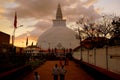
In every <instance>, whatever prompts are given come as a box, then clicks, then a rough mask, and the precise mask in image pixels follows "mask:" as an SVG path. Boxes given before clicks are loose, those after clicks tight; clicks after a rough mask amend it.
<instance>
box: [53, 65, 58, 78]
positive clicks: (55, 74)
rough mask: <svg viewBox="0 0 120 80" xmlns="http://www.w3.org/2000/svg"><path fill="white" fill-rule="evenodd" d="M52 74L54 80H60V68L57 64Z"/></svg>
mask: <svg viewBox="0 0 120 80" xmlns="http://www.w3.org/2000/svg"><path fill="white" fill-rule="evenodd" d="M52 74H53V78H54V80H58V75H59V68H58V65H57V64H55V66H54V67H53V70H52Z"/></svg>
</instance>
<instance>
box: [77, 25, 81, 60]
mask: <svg viewBox="0 0 120 80" xmlns="http://www.w3.org/2000/svg"><path fill="white" fill-rule="evenodd" d="M78 34H79V40H80V60H81V61H82V45H81V41H82V40H81V36H80V29H79V27H78Z"/></svg>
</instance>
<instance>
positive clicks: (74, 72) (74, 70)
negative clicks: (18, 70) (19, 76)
mask: <svg viewBox="0 0 120 80" xmlns="http://www.w3.org/2000/svg"><path fill="white" fill-rule="evenodd" d="M56 63H57V64H58V65H59V61H46V62H45V63H44V64H43V65H41V66H40V67H38V68H37V69H36V70H34V71H37V72H38V73H39V74H40V80H53V76H52V73H51V71H52V68H53V66H54V65H55V64H56ZM65 68H66V69H67V73H66V76H65V80H94V79H93V78H92V77H91V76H90V75H88V74H87V73H86V72H85V71H83V70H82V69H81V68H79V67H78V65H77V64H75V63H74V62H73V61H69V65H67V66H65ZM34 71H33V72H31V73H30V74H28V75H27V76H26V77H25V78H24V79H23V80H34V77H33V73H34Z"/></svg>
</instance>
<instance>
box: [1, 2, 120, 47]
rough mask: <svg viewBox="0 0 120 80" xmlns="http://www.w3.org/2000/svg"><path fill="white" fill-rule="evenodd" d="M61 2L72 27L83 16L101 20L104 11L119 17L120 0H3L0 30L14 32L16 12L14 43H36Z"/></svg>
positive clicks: (50, 23) (8, 32) (64, 13)
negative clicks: (15, 22) (27, 41)
mask: <svg viewBox="0 0 120 80" xmlns="http://www.w3.org/2000/svg"><path fill="white" fill-rule="evenodd" d="M58 3H60V4H61V8H62V13H63V16H64V19H66V20H67V26H68V27H70V25H72V24H73V23H74V22H75V21H77V20H78V19H79V16H80V15H84V16H87V17H89V18H91V19H98V18H99V17H100V16H101V15H102V14H114V15H117V16H120V5H119V3H120V0H0V31H2V32H5V33H7V34H10V35H12V34H13V30H14V25H13V24H14V15H15V11H16V12H17V22H18V23H17V25H18V27H19V26H20V25H23V27H19V28H17V29H16V32H15V36H16V38H15V45H16V46H20V47H22V46H25V45H26V37H27V36H28V38H29V45H31V44H32V42H33V43H34V44H36V41H37V39H38V37H39V36H40V35H41V34H42V33H43V32H44V31H46V30H47V29H49V28H50V27H52V20H53V19H55V14H56V9H57V5H58Z"/></svg>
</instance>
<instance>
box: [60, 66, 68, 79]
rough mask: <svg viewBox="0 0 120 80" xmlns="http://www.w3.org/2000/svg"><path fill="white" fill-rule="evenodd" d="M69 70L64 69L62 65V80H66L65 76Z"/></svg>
mask: <svg viewBox="0 0 120 80" xmlns="http://www.w3.org/2000/svg"><path fill="white" fill-rule="evenodd" d="M66 72H67V70H66V69H65V68H64V65H62V66H61V67H60V69H59V73H60V80H65V74H66Z"/></svg>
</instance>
